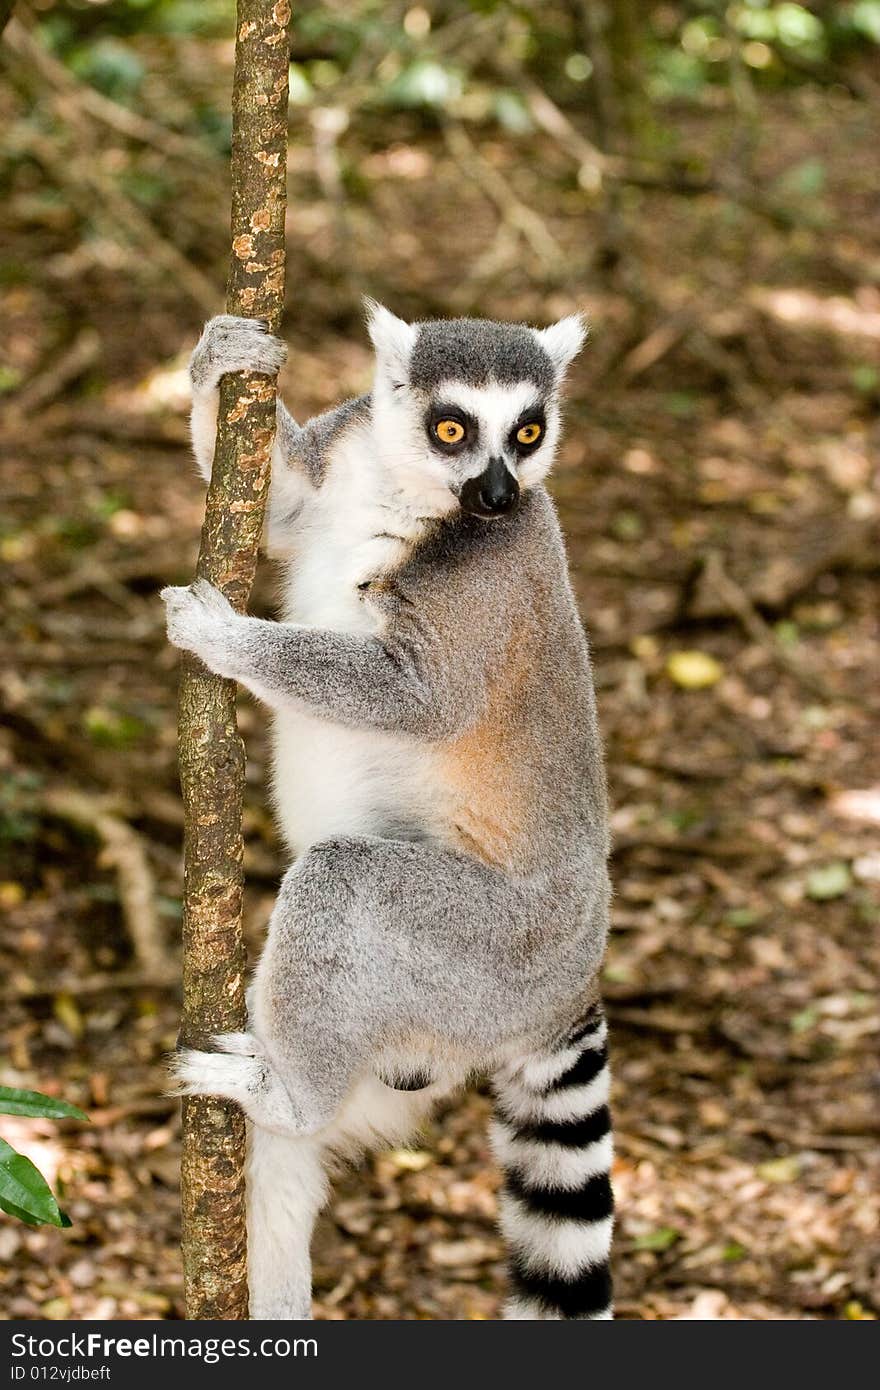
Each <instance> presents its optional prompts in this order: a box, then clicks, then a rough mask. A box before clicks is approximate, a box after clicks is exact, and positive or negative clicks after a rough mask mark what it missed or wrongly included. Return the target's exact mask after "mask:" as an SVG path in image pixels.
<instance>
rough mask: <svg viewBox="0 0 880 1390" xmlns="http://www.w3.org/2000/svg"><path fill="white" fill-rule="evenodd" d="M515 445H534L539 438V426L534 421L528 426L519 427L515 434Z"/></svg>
mask: <svg viewBox="0 0 880 1390" xmlns="http://www.w3.org/2000/svg"><path fill="white" fill-rule="evenodd" d="M516 438H517V443H519V444H536V443H537V442H538V440H539V439H540V438H541V426H540V425H539V424H538V422H537V421H536V420H533V421H532V423H531V424H530V425H521V426H520V428H519V429H518V430H517V432H516Z"/></svg>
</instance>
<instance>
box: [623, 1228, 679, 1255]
mask: <svg viewBox="0 0 880 1390" xmlns="http://www.w3.org/2000/svg"><path fill="white" fill-rule="evenodd" d="M680 1239H681V1232H680V1231H676V1230H675V1228H674V1227H673V1226H658V1228H657V1230H656V1231H646V1232H645V1234H644V1235H643V1236H637V1237H636V1239H635V1241H634V1242H633V1244H634V1245H635V1247H636V1249H637V1250H656V1251H663V1250H670V1249H671V1248H672V1246H673V1245H674V1244H675V1242H676V1241H677V1240H680Z"/></svg>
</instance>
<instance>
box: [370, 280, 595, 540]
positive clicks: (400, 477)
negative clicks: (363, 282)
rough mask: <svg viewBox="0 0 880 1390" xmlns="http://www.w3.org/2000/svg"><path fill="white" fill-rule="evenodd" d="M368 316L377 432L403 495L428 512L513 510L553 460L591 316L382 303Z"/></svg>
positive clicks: (491, 513) (379, 449)
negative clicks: (408, 312) (517, 320)
mask: <svg viewBox="0 0 880 1390" xmlns="http://www.w3.org/2000/svg"><path fill="white" fill-rule="evenodd" d="M368 315H369V317H368V329H369V333H370V337H371V339H372V341H373V345H374V347H375V349H376V375H375V382H374V387H373V411H372V415H373V430H374V439H375V444H376V449H377V452H378V454H379V457H380V461H381V463H382V465H383V467H384V469H385V471H386V473H387V475H388V476H389V478H390V480H392V484H393V487H394V490H395V491H396V492H398V493H399V494H400V495H401V500H404V499H405V500H406V503H407V505H408V506H409V507H412V508H414V509H415V510H416V511H417V512H418V514H419V515H421V516H423V517H427V516H446V515H450V514H452V513H454V512H456V511H457V510H459V509H462V510H464V511H468V512H473V513H474V514H476V515H478V516H482V517H485V518H486V519H490V518H491V517H493V516H499V515H504V514H505V513H507V512H509V511H511V510H513V508H514V507H515V505H516V501H517V498H518V495H519V492H520V491H522V490H525V489H528V488H530V487H533V486H534V485H535V484H536V483H538V482H540V481H541V479H543V478H544V477H545V476H546V474H547V472H548V471H549V469H550V467H551V465H552V463H553V459H554V456H555V452H556V446H557V442H558V439H559V427H560V404H559V402H560V392H561V387H562V382H563V379H564V376H565V372H566V370H567V368H568V366H569V363H570V362H571V360H572V358H573V357H574V356H575V355H576V353H577V352H578V351H579V350H580V348H581V346H582V345H583V341H584V337H585V327H584V324H583V320H582V319H581V318H580V317H579V316H578V315H573V316H571V317H569V318H565V319H561V320H560V321H559V322H558V323H556V324H553V325H552V326H551V327H550V328H545V329H532V328H523V327H522V326H520V325H511V326H505V325H494V324H485V323H484V322H483V321H482V320H469V321H457V322H456V323H454V324H444V323H443V322H440V323H438V324H436V325H435V324H424V325H418V324H408V323H405V322H404V321H403V320H402V319H399V318H396V317H395V316H394V315H393V314H391V313H390V312H389V311H388V310H387V309H385V308H383V307H382V306H381V305H378V304H375V303H369V304H368ZM420 335H425V336H424V337H423V338H421V340H420ZM431 335H434V338H433V340H432V336H431ZM457 349H460V351H457ZM426 357H427V359H428V366H427V368H426V367H425V358H426ZM520 364H521V366H522V371H523V374H522V375H521V376H519V377H518V374H517V369H518V366H519V365H520ZM447 368H448V374H447ZM496 368H497V369H496ZM468 377H470V380H468V379H467V378H468Z"/></svg>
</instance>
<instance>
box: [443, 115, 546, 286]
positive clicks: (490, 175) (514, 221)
mask: <svg viewBox="0 0 880 1390" xmlns="http://www.w3.org/2000/svg"><path fill="white" fill-rule="evenodd" d="M443 134H444V138H445V140H446V147H447V149H448V150H449V153H450V154H451V155H452V158H453V159H454V160H455V161H456V163H457V164H458V165H459V167H460V168H461V170H462V172H463V173H464V174H465V175H466V176H467V177H468V178H469V179H471V180H472V182H474V183H475V184H476V185H477V187H478V188H480V189H481V190H482V192H483V193H485V195H486V197H487V198H488V199H489V201H490V202H491V203H494V204H495V207H496V208H497V209H498V211H499V212H500V214H501V218H502V226H503V227H506V228H508V229H510V230H511V231H513V232H515V233H516V234H517V235H518V236H521V237H522V239H523V240H524V241H525V242H526V243H527V244H528V245H529V246H530V247H531V249H532V251H533V252H534V253H535V255H536V256H537V257H538V259H539V260H540V261H542V262H544V263H545V264H547V265H553V266H558V265H560V264H562V261H563V251H562V247H561V246H560V245H559V242H558V241H557V240H556V238H555V237H554V236H553V234H552V233H551V232H550V231H549V230H548V228H547V226H546V224H545V222H544V220H543V218H541V217H539V216H538V214H537V213H536V212H535V211H534V210H533V209H532V208H530V207H527V206H526V204H525V203H522V202H521V201H520V200H519V198H517V196H516V194H515V193H514V192H513V189H512V188H511V186H510V184H509V183H508V182H507V180H506V179H505V178H504V177H503V176H502V175H501V174H499V172H498V170H497V169H495V168H493V166H492V165H491V164H490V163H489V161H488V160H487V159H485V158H484V157H483V155H482V154H480V151H479V150H478V149H477V147H476V145H475V144H474V142H473V141H472V140H471V138H470V136H469V135H468V133H467V131H466V130H465V128H464V126H463V125H462V123H461V122H460V121H449V122H447V123H446V125H445V126H444V128H443Z"/></svg>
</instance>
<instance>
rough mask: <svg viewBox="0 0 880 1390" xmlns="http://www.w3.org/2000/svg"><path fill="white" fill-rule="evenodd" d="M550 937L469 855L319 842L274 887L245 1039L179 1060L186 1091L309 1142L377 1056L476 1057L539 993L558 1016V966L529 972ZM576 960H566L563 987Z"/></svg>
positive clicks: (400, 845)
mask: <svg viewBox="0 0 880 1390" xmlns="http://www.w3.org/2000/svg"><path fill="white" fill-rule="evenodd" d="M551 930H552V928H551V927H548V925H547V909H546V905H545V904H543V903H542V902H541V901H540V900H539V899H538V898H537V897H534V896H531V895H530V894H529V893H528V892H527V891H526V890H525V889H523V887H522V886H521V885H518V884H515V883H513V882H512V881H510V880H508V879H507V878H505V877H504V876H503V875H502V874H500V873H498V872H496V871H495V870H494V869H491V868H489V867H488V866H486V865H485V864H482V863H479V862H478V861H476V860H474V859H470V858H468V857H466V856H464V855H460V854H455V853H452V852H449V851H446V850H442V849H440V848H438V847H436V846H433V845H428V844H424V843H419V842H413V841H403V840H385V839H379V838H369V837H359V838H355V837H351V838H345V839H342V838H340V839H337V840H328V841H325V842H323V843H321V844H317V845H314V846H312V848H311V849H310V850H309V851H308V852H307V853H306V854H304V855H303V856H302V857H301V858H300V859H299V860H298V861H297V862H296V864H295V865H294V866H293V867H292V868H291V869H290V870H289V871H288V873H287V874H286V876H285V878H284V882H283V884H282V886H281V891H280V893H279V896H278V901H277V903H276V906H275V910H274V912H273V915H272V920H271V922H270V924H269V933H268V939H267V943H266V948H265V950H264V953H263V957H262V959H261V961H260V963H259V966H258V968H257V972H256V976H255V980H254V989H253V993H252V1000H253V1004H252V1017H251V1028H250V1032H249V1033H248V1034H226V1035H224V1036H223V1037H221V1038H219V1039H217V1045H218V1048H219V1049H221V1050H220V1051H218V1052H214V1053H208V1052H183V1053H181V1054H180V1057H179V1060H178V1075H179V1078H180V1081H181V1083H182V1089H183V1090H185V1091H189V1092H192V1093H195V1094H201V1093H208V1094H216V1095H225V1096H227V1097H228V1098H230V1099H232V1100H236V1101H238V1102H239V1103H240V1104H241V1105H242V1107H243V1109H244V1110H245V1113H246V1114H247V1115H248V1117H249V1118H250V1119H251V1120H253V1121H254V1122H255V1123H257V1124H260V1125H262V1126H263V1127H264V1128H266V1129H270V1130H275V1131H276V1132H278V1133H282V1134H287V1135H289V1136H293V1135H297V1134H305V1133H314V1132H315V1131H317V1130H319V1129H321V1128H322V1127H323V1126H325V1125H327V1124H329V1123H330V1121H331V1120H332V1119H333V1117H334V1115H335V1114H336V1112H337V1110H338V1108H339V1106H340V1104H341V1102H342V1100H343V1099H344V1097H345V1096H346V1095H347V1094H348V1092H349V1091H350V1089H351V1087H352V1085H353V1083H354V1082H355V1081H356V1080H357V1079H358V1078H360V1077H363V1076H365V1075H369V1074H371V1073H372V1070H373V1063H374V1061H375V1059H376V1057H377V1054H378V1053H379V1052H380V1050H385V1051H387V1049H388V1048H389V1046H392V1047H393V1046H394V1045H395V1044H396V1043H398V1042H399V1043H400V1044H401V1049H402V1050H403V1049H404V1048H405V1046H406V1041H407V1039H409V1038H412V1037H414V1036H424V1035H426V1034H427V1035H428V1036H433V1037H438V1038H441V1039H443V1040H445V1041H446V1042H447V1043H448V1044H449V1045H450V1046H451V1047H452V1048H453V1049H454V1048H455V1047H456V1046H460V1047H461V1048H463V1049H467V1050H468V1053H469V1055H470V1056H477V1057H479V1056H480V1055H483V1056H486V1055H487V1054H490V1053H491V1052H492V1050H493V1049H497V1047H498V1046H499V1045H500V1044H502V1043H503V1042H504V1040H505V1039H507V1038H509V1037H510V1036H511V1035H514V1036H515V1035H516V1034H517V1033H528V1032H532V1033H534V1030H535V1025H536V1021H537V1020H538V1019H540V1018H542V1017H546V1010H547V1007H548V1002H549V1001H548V999H547V998H546V997H544V996H543V994H542V990H544V989H547V990H548V991H551V992H552V1002H553V1005H554V1006H558V988H559V975H558V973H556V968H554V969H553V970H551V973H550V975H549V976H545V977H542V978H541V979H537V978H536V977H535V976H534V970H533V964H532V962H533V958H534V953H535V950H536V949H538V948H539V947H540V946H541V944H542V943H543V942H545V941H546V938H547V935H548V932H550V931H551ZM580 960H581V956H580V955H578V956H577V959H574V958H572V960H571V962H569V960H568V958H566V961H565V963H564V966H563V967H561V968H564V970H565V972H566V977H570V978H574V979H576V978H577V973H576V972H577V971H578V968H579V964H580ZM557 968H559V967H557Z"/></svg>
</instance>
